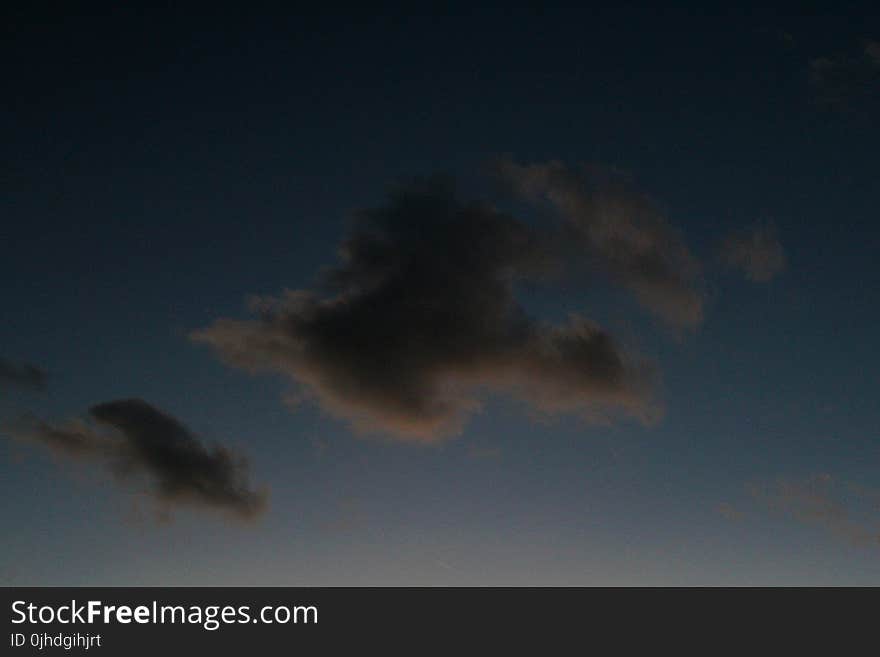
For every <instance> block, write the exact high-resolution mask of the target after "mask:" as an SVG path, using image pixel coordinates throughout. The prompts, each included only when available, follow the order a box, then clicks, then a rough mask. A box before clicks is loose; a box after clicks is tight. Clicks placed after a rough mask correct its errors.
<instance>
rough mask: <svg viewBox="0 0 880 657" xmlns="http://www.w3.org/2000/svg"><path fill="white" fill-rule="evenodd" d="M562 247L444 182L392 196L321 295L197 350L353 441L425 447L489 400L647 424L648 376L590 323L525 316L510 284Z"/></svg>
mask: <svg viewBox="0 0 880 657" xmlns="http://www.w3.org/2000/svg"><path fill="white" fill-rule="evenodd" d="M555 244H558V240H555V239H553V238H552V237H551V236H548V235H546V234H544V233H541V232H539V231H537V230H535V229H532V228H530V227H529V226H527V225H526V224H524V223H522V222H519V221H517V220H516V219H513V218H512V217H510V216H508V215H505V214H502V213H500V212H498V211H497V210H495V209H493V208H491V207H489V206H487V205H483V204H479V203H463V202H461V201H459V200H458V199H457V197H456V195H455V193H454V191H453V189H452V187H451V185H450V183H449V182H448V181H445V180H441V179H436V178H435V179H431V180H427V181H420V182H414V183H412V184H410V185H407V186H404V187H401V188H400V189H398V190H396V192H395V193H394V194H393V195H392V197H391V199H390V200H389V202H388V204H387V205H385V206H384V207H379V208H375V209H371V210H364V211H361V212H360V213H358V214H357V215H356V217H355V222H354V225H353V229H352V232H351V234H350V235H349V236H348V237H347V239H345V240H344V241H343V243H342V245H341V248H340V250H339V254H340V259H341V262H340V263H339V264H337V265H336V266H335V267H332V268H330V269H329V270H327V272H326V276H325V280H324V283H323V285H322V286H319V288H318V289H309V290H303V289H301V290H293V291H287V292H286V293H285V294H284V295H282V296H281V297H279V298H271V297H266V298H257V299H254V300H253V302H252V310H253V311H254V312H255V313H256V314H257V317H256V319H253V320H249V321H240V320H232V319H221V320H218V321H217V322H215V323H214V324H213V325H211V326H209V327H207V328H205V329H202V330H199V331H196V332H194V333H193V334H192V338H193V339H194V340H195V341H197V342H201V343H204V344H208V345H210V346H211V347H213V348H214V349H215V350H216V352H217V353H218V354H219V355H220V356H221V357H222V358H223V359H224V360H225V361H227V362H228V363H230V364H232V365H233V366H236V367H239V368H242V369H245V370H248V371H252V372H257V371H274V372H280V373H282V374H284V375H286V376H288V377H290V379H292V380H293V381H295V382H296V383H297V384H298V386H299V388H300V390H301V391H302V392H303V393H304V395H305V396H306V397H311V398H313V399H316V400H317V401H318V402H319V403H320V405H321V406H322V407H323V408H324V409H325V410H327V411H329V412H331V413H333V414H335V415H337V416H339V417H342V418H344V419H346V420H347V421H349V422H350V423H351V424H352V425H353V426H354V427H355V428H356V429H358V430H362V431H368V432H379V433H384V434H387V435H391V436H394V437H397V438H399V439H404V440H411V441H421V442H430V441H435V440H438V439H440V438H443V437H445V436H448V435H451V434H455V433H457V432H458V431H460V429H461V427H462V425H463V422H464V421H465V419H466V418H467V416H468V415H470V414H471V413H473V412H475V411H476V410H477V409H478V408H479V407H480V399H481V396H482V393H484V392H493V391H494V392H502V393H508V394H512V395H515V396H516V397H518V398H520V399H522V400H525V401H526V402H527V403H529V404H530V405H531V406H532V407H533V408H535V409H537V410H538V411H540V412H545V413H561V412H571V413H578V414H580V415H582V416H584V417H586V418H588V419H591V420H605V419H607V418H608V417H610V416H611V415H618V414H625V415H629V416H633V417H636V418H639V419H641V420H643V421H649V420H650V419H651V418H653V417H655V416H656V414H657V411H658V409H657V405H656V404H655V403H654V401H653V397H652V372H651V368H650V367H649V366H648V365H647V364H646V363H644V362H642V361H641V360H640V359H637V358H635V357H633V356H631V355H629V354H628V353H626V352H624V350H623V349H622V348H621V347H620V345H618V344H617V342H616V341H615V340H614V339H613V338H612V337H611V336H610V335H609V334H608V333H606V332H605V331H603V330H602V329H601V328H600V327H598V326H597V325H596V324H594V323H593V322H591V321H589V320H588V319H585V318H583V317H580V316H572V317H571V318H570V319H569V321H568V322H567V323H563V324H561V325H548V324H545V323H543V322H540V321H538V320H536V319H534V318H532V317H529V316H528V315H527V314H526V312H525V310H524V309H523V308H522V307H521V306H520V305H519V304H518V303H517V301H516V300H515V298H514V294H513V285H514V282H515V281H516V280H519V279H523V278H533V277H536V276H542V275H543V274H545V273H546V272H547V271H548V270H549V269H550V268H552V267H553V266H554V262H555V260H556V258H557V254H556V253H555V250H556V248H557V247H556V246H555Z"/></svg>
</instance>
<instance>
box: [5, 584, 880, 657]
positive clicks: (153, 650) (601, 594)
mask: <svg viewBox="0 0 880 657" xmlns="http://www.w3.org/2000/svg"><path fill="white" fill-rule="evenodd" d="M873 597H874V595H873V592H872V591H859V590H825V591H819V590H810V589H765V590H760V589H727V590H724V589H574V588H571V589H560V588H557V589H527V588H515V589H505V588H491V589H488V588H486V589H476V588H475V589H468V588H455V589H452V588H449V589H439V588H438V589H425V588H352V589H346V588H174V589H169V588H10V589H5V590H4V607H5V611H4V615H5V618H6V636H5V637H4V643H5V646H6V648H5V649H4V650H3V651H2V654H10V655H33V654H56V655H60V654H72V653H75V654H94V655H156V654H170V655H177V654H198V655H202V654H209V655H241V654H248V653H250V652H252V651H254V650H257V651H258V652H257V653H256V654H260V655H262V654H288V653H289V652H291V651H300V650H309V651H312V650H315V651H318V652H316V653H315V654H335V653H334V652H332V651H334V650H340V651H341V650H343V649H345V650H347V651H350V650H352V649H355V650H357V651H358V652H361V651H367V652H369V653H370V654H372V653H373V651H382V652H384V653H388V652H391V653H392V654H412V653H418V652H422V651H426V650H427V651H429V652H434V651H436V650H438V649H440V650H444V651H453V650H454V651H455V654H458V653H463V654H469V653H470V650H471V649H476V648H477V647H478V646H482V647H491V646H494V647H496V648H500V647H502V646H516V647H518V648H529V649H531V650H534V651H536V652H537V653H538V654H545V653H547V652H548V651H550V652H552V653H556V652H559V651H561V649H563V648H570V649H577V650H578V651H584V652H594V651H596V650H600V651H601V654H607V653H608V648H609V647H611V648H613V649H614V652H616V651H617V650H619V649H623V648H627V649H629V648H632V649H638V650H639V651H640V652H643V651H647V652H653V651H654V650H656V649H657V648H658V647H659V646H666V647H671V646H677V647H683V646H685V645H691V646H692V647H695V648H699V647H700V646H704V647H705V648H706V649H708V650H711V651H714V649H715V648H717V647H720V646H722V645H724V646H727V647H730V646H733V645H736V646H738V647H739V648H741V649H750V650H754V649H757V648H758V647H759V646H760V647H761V649H762V651H763V649H765V648H766V647H767V646H768V644H769V643H773V644H775V645H777V646H790V645H791V644H792V643H793V642H800V641H803V640H807V641H808V642H811V643H814V644H816V645H818V644H819V643H821V642H825V643H826V644H827V645H829V646H831V645H834V644H835V643H837V644H840V645H843V644H846V643H848V642H849V641H851V640H853V639H854V637H855V636H856V635H857V633H858V631H859V629H860V628H861V629H867V628H868V627H869V626H870V625H868V624H867V623H868V622H870V617H869V613H870V606H869V605H867V604H866V603H867V602H868V601H869V600H870V601H872V600H873ZM866 598H867V599H866ZM862 621H864V623H863V622H862ZM840 624H844V625H845V626H846V631H845V632H844V633H840V632H838V631H837V630H834V629H833V628H835V627H839V626H840ZM704 641H708V643H704ZM840 645H838V647H840ZM713 646H714V647H713ZM328 651H331V652H329V653H328Z"/></svg>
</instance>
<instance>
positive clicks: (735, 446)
mask: <svg viewBox="0 0 880 657" xmlns="http://www.w3.org/2000/svg"><path fill="white" fill-rule="evenodd" d="M871 4H873V3H864V4H863V5H861V6H860V5H841V4H839V3H837V4H834V5H830V4H829V5H828V6H827V7H828V8H826V9H825V10H816V11H814V12H811V13H810V14H809V16H805V15H804V14H803V13H798V14H793V13H785V12H775V11H771V10H768V9H766V8H754V7H747V6H745V5H738V6H737V7H736V8H728V9H727V10H725V11H723V12H722V11H721V10H717V9H715V10H707V9H705V8H703V7H702V5H697V4H695V5H694V6H691V7H686V6H684V5H680V6H679V8H677V9H664V10H662V11H659V10H656V9H645V8H636V7H634V6H630V7H629V8H616V9H606V10H594V9H589V10H587V9H582V10H571V9H566V10H561V9H559V10H551V9H547V8H532V9H511V8H507V9H505V10H504V11H495V10H489V9H485V10H481V9H474V8H467V9H464V8H462V9H455V10H448V11H446V12H443V13H427V12H426V13H404V12H398V11H394V12H392V11H385V12H380V11H379V10H367V9H360V10H357V11H350V12H342V11H339V12H335V13H331V12H328V13H326V14H319V13H311V14H298V13H297V14H294V13H290V14H285V15H277V14H262V13H259V12H258V11H257V10H250V9H240V10H237V11H231V10H223V11H216V12H212V13H211V14H210V15H199V14H183V13H179V12H175V11H173V10H155V11H149V12H143V13H141V12H137V11H135V10H129V9H117V10H115V11H114V12H113V13H112V14H85V13H83V14H77V15H74V14H64V15H60V14H59V15H54V14H49V13H46V14H43V15H37V14H35V13H29V12H24V13H15V10H10V9H7V8H4V9H3V13H4V16H3V17H2V20H0V25H2V26H3V27H2V28H0V29H2V30H3V37H2V43H3V46H2V49H3V50H2V54H3V57H2V68H3V79H4V80H6V84H5V89H4V93H3V96H4V102H3V110H2V143H3V144H4V147H3V152H4V157H3V160H2V161H3V167H2V177H0V186H2V192H0V213H2V214H0V216H2V223H0V281H2V282H0V286H2V291H3V301H4V307H5V312H4V314H3V321H2V322H0V420H2V422H3V425H4V427H5V428H4V435H5V436H6V437H7V438H9V439H5V440H3V441H0V487H2V496H3V499H4V500H5V501H6V502H5V503H4V504H3V505H2V511H0V513H2V515H0V521H2V524H3V527H4V532H3V535H2V538H0V556H2V559H0V583H2V584H4V585H128V584H130V585H177V584H192V585H224V584H233V585H244V584H250V585H276V584H284V585H361V584H371V585H384V584H389V585H421V584H430V585H433V584H439V585H444V584H480V585H482V584H511V585H518V584H549V585H570V584H578V585H593V584H595V585H632V584H647V585H655V584H662V585H679V584H684V585H692V584H701V585H702V584H705V585H715V584H726V585H752V584H873V585H878V584H880V475H878V465H880V449H878V434H880V403H878V401H880V400H878V387H877V372H878V369H880V349H878V348H877V345H876V343H877V326H878V323H880V304H878V303H877V292H876V291H877V289H878V286H880V267H878V265H877V253H878V246H880V223H878V208H880V197H878V195H880V191H878V185H877V179H878V153H880V129H878V125H880V122H878V118H880V20H878V19H880V15H878V12H877V11H876V9H874V10H873V12H872V11H871V7H870V6H871ZM499 160H503V161H513V162H518V163H522V164H540V163H547V162H551V161H558V162H560V163H564V165H565V166H566V167H568V168H569V170H572V171H574V170H577V167H579V166H581V165H591V166H598V167H603V168H604V169H605V170H613V171H620V172H624V173H625V175H626V176H627V177H628V179H629V180H631V181H632V185H633V187H634V188H635V189H637V190H638V193H639V194H642V195H645V196H646V197H649V198H651V199H653V201H654V202H655V203H656V204H657V206H658V207H659V208H660V209H661V210H662V214H663V216H664V217H665V220H666V221H667V222H668V224H669V225H670V226H672V227H673V228H674V230H675V231H677V232H676V234H678V235H680V236H681V238H682V239H683V241H684V242H685V243H686V244H687V248H688V249H689V252H690V253H692V254H693V256H694V258H695V259H697V260H698V261H699V263H700V271H701V277H700V279H701V294H702V295H703V299H704V305H703V315H704V316H703V319H702V321H701V322H698V323H697V325H695V326H688V327H685V328H681V327H671V326H668V325H667V324H666V323H664V322H663V321H660V320H658V318H657V317H655V316H653V315H652V314H651V313H650V312H645V309H644V308H641V307H640V306H639V305H638V304H637V303H635V302H634V301H633V298H632V295H630V294H628V293H627V292H626V290H621V287H620V286H619V285H615V284H613V283H609V282H608V281H607V280H605V279H603V278H601V277H600V278H599V279H598V280H597V281H595V282H590V284H589V285H587V286H581V285H576V284H554V285H542V284H540V283H536V284H534V285H532V284H527V285H523V286H522V287H518V288H517V298H518V300H519V301H520V303H521V304H522V306H523V307H524V308H525V309H527V310H528V311H529V312H530V313H531V314H532V315H534V316H536V317H538V318H540V319H542V320H547V321H553V322H559V321H562V320H563V319H564V318H565V316H566V315H567V314H568V313H570V312H579V313H581V314H583V315H584V316H586V317H589V318H591V319H593V320H595V321H596V322H598V323H599V324H600V325H601V326H602V327H604V328H605V329H607V330H608V331H609V333H610V334H611V335H613V336H614V338H615V339H616V340H619V341H620V342H621V343H625V344H627V345H630V346H632V347H633V348H637V349H638V352H639V353H640V354H643V355H644V356H645V357H646V358H648V359H650V360H651V361H652V362H653V363H654V365H655V367H656V369H657V372H658V373H659V384H658V387H657V394H658V399H659V400H660V401H661V402H662V406H663V416H662V419H659V420H658V421H656V422H654V423H650V424H648V425H645V424H643V423H640V422H638V421H634V420H633V419H632V418H627V417H615V418H614V419H613V420H612V421H610V422H608V423H599V424H596V423H593V422H588V421H585V420H584V418H583V417H579V415H578V414H577V413H561V414H559V415H557V416H554V417H552V418H543V417H541V418H537V417H535V413H534V412H533V411H532V410H531V409H530V408H529V407H528V405H526V404H524V403H522V402H521V401H518V400H517V399H514V398H511V397H510V396H507V395H505V394H503V392H501V393H497V394H489V395H487V396H484V397H482V399H483V401H484V406H483V408H482V410H480V411H479V412H478V413H475V414H473V415H472V416H470V417H469V418H468V419H467V421H466V422H465V423H464V427H463V429H462V430H461V432H460V433H459V434H458V435H455V436H451V437H447V438H446V439H444V440H439V441H436V442H435V443H434V444H431V445H425V444H421V443H418V442H415V443H414V442H413V441H405V440H400V439H399V437H395V436H392V435H382V434H381V432H379V433H378V434H373V435H363V434H362V433H359V432H357V431H353V430H352V427H351V425H350V423H349V422H348V421H346V419H345V418H344V417H340V416H339V414H338V413H334V412H332V411H331V410H328V409H327V408H326V407H322V405H321V404H318V403H314V402H307V403H304V404H302V405H300V406H298V407H297V408H295V409H292V408H291V407H290V406H289V405H286V404H285V403H284V400H283V398H284V397H285V396H286V395H289V394H290V393H291V392H292V391H294V390H295V389H296V386H295V385H294V382H293V381H292V380H291V379H290V378H289V377H285V376H281V375H278V374H266V373H263V374H256V375H253V374H250V373H247V372H245V371H242V370H240V369H236V368H234V367H229V366H228V365H227V364H224V362H222V361H221V360H220V359H218V358H217V355H216V354H215V353H214V352H213V351H212V350H211V349H210V348H209V347H207V346H205V345H203V344H197V343H195V342H194V341H193V340H192V339H191V334H192V332H193V331H197V330H200V329H204V328H206V327H208V326H211V325H212V324H213V322H215V321H216V320H218V319H220V318H235V319H239V320H245V319H249V318H252V314H251V313H250V312H249V311H248V309H247V306H246V303H247V299H248V298H249V297H250V296H252V295H261V296H263V295H269V296H277V295H280V294H282V293H283V291H284V289H286V288H287V289H312V288H314V287H315V285H316V281H317V280H319V278H320V275H321V272H322V270H324V268H326V267H330V266H333V265H335V264H336V263H337V262H338V257H337V248H338V246H339V244H340V241H341V240H342V239H343V238H344V237H345V236H346V234H348V233H347V231H348V230H349V228H350V225H351V221H352V216H353V213H355V212H356V211H357V210H359V209H362V208H377V207H383V206H385V205H387V203H388V200H387V199H388V190H389V189H390V188H391V187H392V186H393V185H395V184H399V183H401V181H406V180H410V179H412V178H413V177H419V176H430V175H432V174H435V173H438V172H439V173H442V174H445V175H447V176H450V177H453V178H454V179H455V180H456V181H457V188H458V190H459V196H460V197H461V198H463V199H471V198H476V199H483V200H485V201H487V202H492V203H497V204H499V205H500V207H503V208H504V210H505V211H507V212H510V213H511V214H513V215H515V216H516V217H517V218H519V219H522V220H523V221H525V222H527V223H528V224H529V225H535V226H542V225H544V224H545V223H546V222H547V213H546V212H545V210H546V208H543V209H542V208H536V207H535V205H533V204H529V203H524V202H522V201H521V200H517V199H511V198H510V196H509V195H507V194H506V193H505V192H504V191H499V185H497V184H496V183H497V181H493V179H492V175H491V173H487V171H489V170H491V169H492V168H493V166H494V165H492V163H493V162H498V161H499ZM756 231H757V232H756ZM762 231H763V232H762ZM762 235H763V236H765V237H766V236H767V235H769V236H770V237H769V238H768V239H769V240H770V242H771V243H772V247H773V249H776V251H773V253H775V254H776V255H779V254H784V266H783V264H782V263H781V261H780V263H777V264H778V266H776V267H775V268H771V269H772V271H771V272H770V273H769V274H766V272H765V274H766V275H763V276H761V275H758V276H757V278H759V279H767V280H757V281H756V280H752V279H754V278H756V276H754V275H753V276H752V277H751V278H750V277H749V276H748V275H747V274H748V273H749V270H748V268H740V267H737V266H735V263H734V265H733V266H731V258H733V256H731V253H733V252H734V250H732V247H731V245H732V244H735V243H738V242H736V240H740V241H742V240H747V239H751V238H756V236H757V237H761V236H762ZM748 244H751V247H754V248H755V249H757V254H756V257H758V256H761V255H762V254H763V252H762V251H761V249H760V248H758V247H756V246H755V242H754V241H753V242H749V243H748ZM751 247H750V248H751ZM747 251H748V249H747ZM748 253H749V254H751V253H752V251H748ZM764 255H766V254H764ZM734 260H735V258H734ZM744 274H745V275H744ZM27 365H31V366H32V367H33V368H36V369H24V368H26V366H27ZM43 371H44V372H45V374H46V376H45V382H44V381H43V380H42V377H41V376H39V375H38V373H39V372H43ZM29 373H37V374H34V375H33V376H31V375H30V374H29ZM389 376H394V374H393V373H389ZM43 383H45V385H43ZM496 392H497V391H496ZM129 398H139V399H143V400H145V401H147V402H148V403H149V404H151V405H153V406H154V407H155V408H157V409H161V411H162V412H163V413H165V414H167V415H170V416H173V417H174V418H177V420H179V422H181V423H182V424H183V425H185V426H186V427H188V428H189V430H191V431H192V433H193V434H194V435H195V436H197V437H198V438H197V439H198V440H200V441H203V442H204V443H205V444H213V443H215V442H216V443H219V444H221V445H223V446H224V447H225V448H228V449H229V450H232V451H234V452H235V453H239V454H243V455H244V456H246V457H247V459H248V476H249V478H250V481H251V483H252V484H253V486H254V487H255V488H260V489H262V488H265V489H266V490H267V491H268V503H267V507H266V510H265V512H264V513H262V514H261V515H259V516H258V517H256V518H252V519H249V520H245V521H241V520H240V519H236V518H230V517H229V515H228V514H224V513H218V512H217V509H215V508H211V507H210V505H205V504H201V503H198V504H184V503H181V504H178V503H177V500H176V499H172V500H170V505H171V506H172V507H173V508H171V509H170V512H169V514H167V515H170V517H165V515H166V514H161V515H162V517H161V518H158V517H157V516H158V515H160V514H157V511H156V509H155V504H154V502H155V499H154V498H155V496H154V495H151V494H150V491H151V488H150V485H151V484H150V473H151V471H150V470H149V469H147V470H145V471H144V473H142V474H145V476H143V477H141V476H135V477H122V478H120V477H119V476H117V475H116V474H114V473H113V472H112V471H111V470H109V469H108V468H106V467H104V465H103V464H102V463H101V462H99V461H94V462H93V461H91V460H89V459H86V460H80V461H77V460H71V459H69V458H66V457H65V456H63V455H62V454H59V453H58V452H53V451H51V450H47V449H45V445H44V444H38V443H39V441H35V440H24V441H22V440H15V439H14V436H13V434H14V433H15V430H14V429H13V428H12V427H15V426H19V424H18V423H20V419H21V418H22V417H23V416H28V417H32V418H39V419H40V421H43V422H45V423H47V424H51V425H52V426H68V425H66V424H65V423H67V422H69V421H70V420H71V418H85V417H87V416H88V409H90V408H91V407H93V406H95V405H97V404H103V403H106V402H108V401H111V400H119V399H129ZM165 501H166V502H169V500H165Z"/></svg>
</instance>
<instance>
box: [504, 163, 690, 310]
mask: <svg viewBox="0 0 880 657" xmlns="http://www.w3.org/2000/svg"><path fill="white" fill-rule="evenodd" d="M498 172H499V174H500V175H501V177H502V178H503V179H504V180H505V181H507V182H508V183H509V184H510V186H511V187H512V188H513V190H514V191H515V192H517V193H518V194H519V195H520V196H522V197H523V198H525V199H529V200H532V201H545V202H547V203H549V204H550V206H551V207H552V208H554V209H555V210H556V211H557V212H558V213H559V214H560V215H561V216H562V217H563V218H564V219H565V221H566V222H567V231H566V232H567V234H568V237H569V239H570V244H571V246H572V247H573V248H577V249H578V250H579V254H578V255H579V256H580V257H581V258H584V259H587V260H589V262H590V263H591V264H592V265H594V266H595V267H596V268H597V269H601V270H605V271H607V272H609V273H610V274H611V276H612V277H613V278H614V279H616V280H617V281H618V282H620V283H621V284H622V285H623V286H624V287H626V288H627V289H629V290H630V291H631V292H632V294H633V295H634V296H635V297H636V299H637V300H638V302H639V303H640V304H641V305H642V306H644V307H645V308H647V309H649V310H650V311H652V312H653V313H655V314H657V315H658V316H660V317H661V318H662V319H663V320H665V321H666V322H668V323H669V324H671V325H673V326H676V327H694V326H697V325H699V324H700V323H701V322H702V321H703V306H704V295H703V292H702V284H701V283H702V279H701V272H700V266H699V263H698V261H697V259H696V258H695V257H694V256H693V255H692V254H691V252H690V251H689V249H688V248H687V246H686V244H685V243H684V240H683V239H682V238H681V236H679V235H678V233H677V232H676V231H675V230H674V229H673V228H672V227H671V226H670V224H669V223H668V222H667V220H666V218H665V217H664V215H663V213H662V212H661V211H660V209H659V208H658V207H657V205H656V204H655V203H654V202H652V201H651V199H650V198H649V197H648V196H646V195H645V194H643V193H640V192H638V191H637V190H635V189H634V188H633V187H632V185H631V184H630V183H629V182H628V181H627V180H626V179H625V178H624V177H623V176H622V175H620V174H618V173H615V172H613V171H610V170H607V169H602V168H600V167H584V168H582V169H581V170H572V169H569V168H568V167H566V166H565V165H564V164H562V163H561V162H548V163H543V164H531V165H519V164H517V163H515V162H512V161H510V160H503V161H501V162H500V163H499V165H498Z"/></svg>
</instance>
